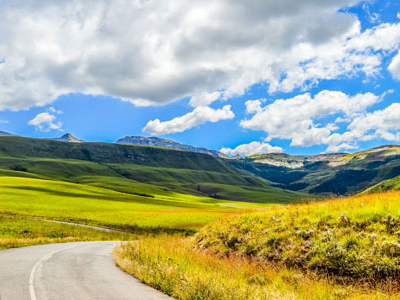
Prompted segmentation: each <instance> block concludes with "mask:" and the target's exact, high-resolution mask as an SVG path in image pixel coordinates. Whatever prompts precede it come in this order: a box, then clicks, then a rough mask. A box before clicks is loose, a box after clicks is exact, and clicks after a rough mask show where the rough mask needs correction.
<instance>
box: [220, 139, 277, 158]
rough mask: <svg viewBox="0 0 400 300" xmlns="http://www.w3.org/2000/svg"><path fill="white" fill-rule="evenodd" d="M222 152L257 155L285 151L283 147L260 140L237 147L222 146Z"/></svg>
mask: <svg viewBox="0 0 400 300" xmlns="http://www.w3.org/2000/svg"><path fill="white" fill-rule="evenodd" d="M220 152H222V153H224V154H226V155H243V156H249V155H255V154H265V153H276V152H279V153H280V152H283V149H282V148H281V147H277V146H271V145H270V144H268V143H265V142H263V143H260V142H251V143H249V144H243V145H240V146H237V147H236V148H235V149H231V148H222V149H221V150H220Z"/></svg>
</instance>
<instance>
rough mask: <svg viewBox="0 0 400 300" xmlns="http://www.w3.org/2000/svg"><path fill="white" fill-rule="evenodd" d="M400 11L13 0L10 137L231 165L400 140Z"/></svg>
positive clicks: (3, 45)
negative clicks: (160, 142) (163, 147)
mask: <svg viewBox="0 0 400 300" xmlns="http://www.w3.org/2000/svg"><path fill="white" fill-rule="evenodd" d="M399 87H400V1H389V0H388V1H384V0H376V1H372V0H371V1H357V0H336V1H331V0H302V1H298V0H280V1H275V0H249V1H235V0H219V1H211V0H174V1H162V0H158V1H155V0H109V1H108V0H85V1H72V0H60V1H49V0H30V1H22V0H2V9H1V11H0V130H3V131H7V132H11V133H14V134H17V135H21V136H29V137H37V138H51V137H58V136H61V135H63V134H65V133H67V132H68V133H72V134H73V135H74V136H76V137H78V138H80V139H84V140H86V141H104V142H115V141H116V140H117V139H118V138H121V137H124V136H128V135H142V136H159V137H164V138H169V139H172V140H175V141H177V142H180V143H185V144H191V145H194V146H201V147H207V148H209V149H216V150H220V151H221V152H223V153H225V154H228V155H237V154H239V155H243V156H245V155H252V154H260V153H268V152H285V153H289V154H318V153H331V152H355V151H359V150H364V149H368V148H371V147H376V146H379V145H382V144H398V143H399V142H400V89H399Z"/></svg>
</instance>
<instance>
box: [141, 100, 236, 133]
mask: <svg viewBox="0 0 400 300" xmlns="http://www.w3.org/2000/svg"><path fill="white" fill-rule="evenodd" d="M234 117H235V114H234V113H233V112H232V111H231V106H230V105H225V106H224V107H223V108H221V109H212V108H210V107H207V106H199V107H196V108H195V109H194V110H193V111H192V112H190V113H187V114H186V115H184V116H181V117H177V118H174V119H172V120H170V121H166V122H161V121H160V120H159V119H156V120H152V121H149V122H148V123H147V125H146V126H145V127H144V128H143V132H146V133H150V134H154V135H164V134H170V133H177V132H183V131H185V130H188V129H190V128H192V127H195V126H198V125H201V124H204V123H207V122H212V123H215V122H218V121H221V120H227V119H233V118H234Z"/></svg>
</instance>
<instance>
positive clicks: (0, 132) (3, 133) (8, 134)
mask: <svg viewBox="0 0 400 300" xmlns="http://www.w3.org/2000/svg"><path fill="white" fill-rule="evenodd" d="M0 136H14V134H12V133H9V132H6V131H0Z"/></svg>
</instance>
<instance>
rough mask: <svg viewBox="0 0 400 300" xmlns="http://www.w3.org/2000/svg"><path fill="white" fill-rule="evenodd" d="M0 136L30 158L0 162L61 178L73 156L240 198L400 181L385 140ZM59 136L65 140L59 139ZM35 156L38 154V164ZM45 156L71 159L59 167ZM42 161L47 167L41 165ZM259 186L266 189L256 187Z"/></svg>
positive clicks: (399, 162) (397, 151)
mask: <svg viewBox="0 0 400 300" xmlns="http://www.w3.org/2000/svg"><path fill="white" fill-rule="evenodd" d="M1 135H3V136H1ZM6 135H8V136H6ZM0 136H1V138H0V153H2V155H3V156H4V155H5V156H7V157H20V158H21V157H27V158H29V159H28V161H22V163H21V162H18V161H16V160H11V159H10V158H8V159H6V160H4V161H0V168H5V169H9V170H16V171H18V170H27V172H28V173H30V172H32V173H35V174H37V175H40V176H47V175H48V174H49V172H50V173H52V175H51V176H56V175H57V174H58V175H59V174H63V175H62V176H61V177H62V178H64V177H65V178H74V177H75V175H76V173H77V172H75V171H71V172H70V173H68V172H67V173H65V168H66V165H68V166H69V167H68V168H70V167H71V163H70V162H69V160H71V159H72V160H75V161H76V160H80V161H86V162H90V163H95V164H100V165H99V166H97V167H96V168H94V169H93V166H91V167H88V166H86V167H85V168H86V169H85V171H82V170H80V171H79V172H78V173H79V174H81V175H82V176H89V175H90V174H92V175H93V174H97V175H98V173H99V172H100V174H103V172H105V173H106V174H108V173H109V172H111V174H113V176H114V175H115V174H117V175H118V176H122V177H125V178H126V179H129V180H134V181H138V182H142V183H146V184H151V185H153V184H156V185H158V186H164V187H166V186H169V187H171V186H174V188H176V189H177V190H179V191H181V192H185V193H194V194H199V193H200V194H205V195H214V194H215V195H217V196H218V197H225V198H226V199H236V200H239V201H261V200H260V199H261V197H262V193H263V192H261V191H260V189H261V190H262V191H264V192H265V191H266V190H268V191H269V195H270V196H273V195H274V193H275V195H279V197H281V196H282V195H283V194H282V191H285V192H288V193H289V194H288V196H289V197H300V198H301V197H303V198H304V195H307V194H308V195H349V194H356V193H360V192H363V191H365V190H368V189H370V191H374V190H387V189H390V188H391V187H393V188H394V187H397V186H399V184H398V182H399V180H396V179H394V178H395V177H396V176H400V146H399V145H384V146H380V147H376V148H373V149H369V150H365V151H360V152H357V153H353V154H349V153H333V154H319V155H288V154H284V153H269V154H262V155H253V156H248V157H234V158H229V159H228V158H226V157H225V156H224V155H222V154H221V153H219V152H218V151H215V150H208V149H205V148H198V147H194V146H190V145H184V144H180V143H177V142H174V141H172V140H167V139H162V138H157V137H140V136H131V137H124V138H121V139H119V140H118V141H117V142H116V143H94V142H84V141H83V140H80V139H77V138H76V137H74V136H72V135H71V134H65V135H63V136H62V137H60V138H56V139H54V140H55V141H52V140H43V139H31V138H23V137H17V136H12V135H11V134H8V133H5V132H0ZM59 141H63V142H67V143H57V142H59ZM182 150H183V151H182ZM32 159H33V160H36V159H38V160H39V161H35V163H33V162H32ZM43 159H50V160H52V159H53V160H54V159H63V160H67V161H65V162H64V165H63V166H61V165H56V164H55V162H54V161H47V162H45V161H43ZM42 164H43V167H39V165H42ZM105 164H111V166H108V168H109V169H108V170H107V171H106V170H103V171H99V170H102V169H103V168H104V166H105ZM112 164H114V165H112ZM115 164H117V165H115ZM72 165H73V164H72ZM136 166H137V167H136ZM68 168H67V169H68ZM71 168H72V167H71ZM79 168H80V169H81V168H83V165H82V166H80V167H79ZM160 168H161V169H160ZM39 169H40V172H39V171H38V170H39ZM72 169H75V167H73V168H72ZM133 169H134V170H133ZM182 170H188V173H185V174H186V175H184V176H182V172H181V171H182ZM185 172H186V171H185ZM210 172H211V173H210ZM161 174H162V175H161ZM213 174H214V175H213ZM238 176H239V177H240V179H239V177H238ZM65 178H64V179H65ZM234 178H236V179H234ZM392 179H393V180H392ZM68 180H69V179H68ZM390 180H392V181H390ZM172 182H174V184H172V185H171V183H172ZM239 182H241V184H239ZM379 184H381V185H379ZM236 185H239V186H241V187H239V189H241V190H240V192H238V191H236V192H233V190H235V188H233V187H234V186H236ZM227 186H229V187H227ZM255 187H256V189H258V192H260V194H257V193H258V192H256V193H255V194H254V192H255V191H254V190H253V191H251V189H254V188H255ZM248 191H251V192H250V193H249V192H248ZM271 191H273V192H271ZM279 191H281V192H279ZM290 193H294V194H290ZM296 193H298V194H296ZM283 198H285V197H283ZM254 199H257V200H254Z"/></svg>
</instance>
